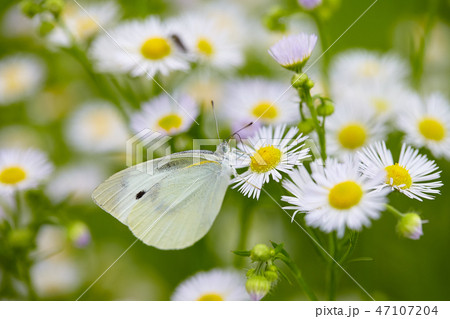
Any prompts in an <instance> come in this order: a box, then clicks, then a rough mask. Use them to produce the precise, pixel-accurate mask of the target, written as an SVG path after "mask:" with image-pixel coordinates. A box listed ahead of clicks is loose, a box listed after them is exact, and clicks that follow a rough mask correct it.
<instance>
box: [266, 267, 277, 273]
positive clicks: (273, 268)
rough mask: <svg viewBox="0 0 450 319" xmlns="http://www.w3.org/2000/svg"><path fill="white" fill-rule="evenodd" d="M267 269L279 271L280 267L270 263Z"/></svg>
mask: <svg viewBox="0 0 450 319" xmlns="http://www.w3.org/2000/svg"><path fill="white" fill-rule="evenodd" d="M267 270H270V271H275V272H278V267H277V266H275V265H270V266H268V267H267Z"/></svg>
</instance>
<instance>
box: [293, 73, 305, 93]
mask: <svg viewBox="0 0 450 319" xmlns="http://www.w3.org/2000/svg"><path fill="white" fill-rule="evenodd" d="M308 80H309V78H308V75H306V73H301V74H299V73H296V74H294V75H293V76H292V79H291V84H292V86H293V87H294V88H296V89H299V88H302V87H303V86H304V85H305V83H306V82H308Z"/></svg>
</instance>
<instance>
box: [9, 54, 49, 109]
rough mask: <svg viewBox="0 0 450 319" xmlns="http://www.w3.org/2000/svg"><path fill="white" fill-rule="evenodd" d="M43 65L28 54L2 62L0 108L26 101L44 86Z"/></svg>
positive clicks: (11, 57) (15, 56) (16, 55)
mask: <svg viewBox="0 0 450 319" xmlns="http://www.w3.org/2000/svg"><path fill="white" fill-rule="evenodd" d="M44 77H45V69H44V65H43V63H42V62H41V61H40V60H39V59H38V58H36V57H34V56H32V55H28V54H15V55H12V56H8V57H6V58H3V59H2V60H0V106H2V105H7V104H11V103H14V102H17V101H19V100H22V99H25V98H27V97H29V96H30V95H32V94H33V93H36V92H37V90H38V89H39V88H41V87H42V86H43V84H44Z"/></svg>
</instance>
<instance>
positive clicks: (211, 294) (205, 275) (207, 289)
mask: <svg viewBox="0 0 450 319" xmlns="http://www.w3.org/2000/svg"><path fill="white" fill-rule="evenodd" d="M171 299H172V300H173V301H241V300H250V298H249V295H248V294H247V292H246V291H245V277H244V276H241V275H240V274H239V273H237V272H235V271H228V270H221V269H213V270H210V271H208V272H199V273H197V274H196V275H194V276H192V277H190V278H188V279H187V280H185V281H183V282H182V283H181V284H180V285H179V286H178V287H177V289H176V290H175V292H174V294H173V295H172V298H171Z"/></svg>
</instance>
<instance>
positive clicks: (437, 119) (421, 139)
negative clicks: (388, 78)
mask: <svg viewBox="0 0 450 319" xmlns="http://www.w3.org/2000/svg"><path fill="white" fill-rule="evenodd" d="M397 125H398V127H399V128H400V129H401V130H402V131H403V132H405V134H406V136H405V142H406V143H408V144H412V145H414V146H417V147H426V148H428V149H429V150H430V151H431V153H433V155H434V156H436V157H444V158H446V159H450V105H449V103H448V101H447V100H446V99H445V98H444V97H443V96H442V95H440V94H439V93H435V94H432V95H430V96H429V97H428V98H426V99H425V101H424V103H422V102H421V101H420V99H419V98H417V101H416V103H415V104H411V105H410V107H409V108H408V110H407V112H404V111H403V112H402V111H401V110H399V112H398V115H397Z"/></svg>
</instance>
